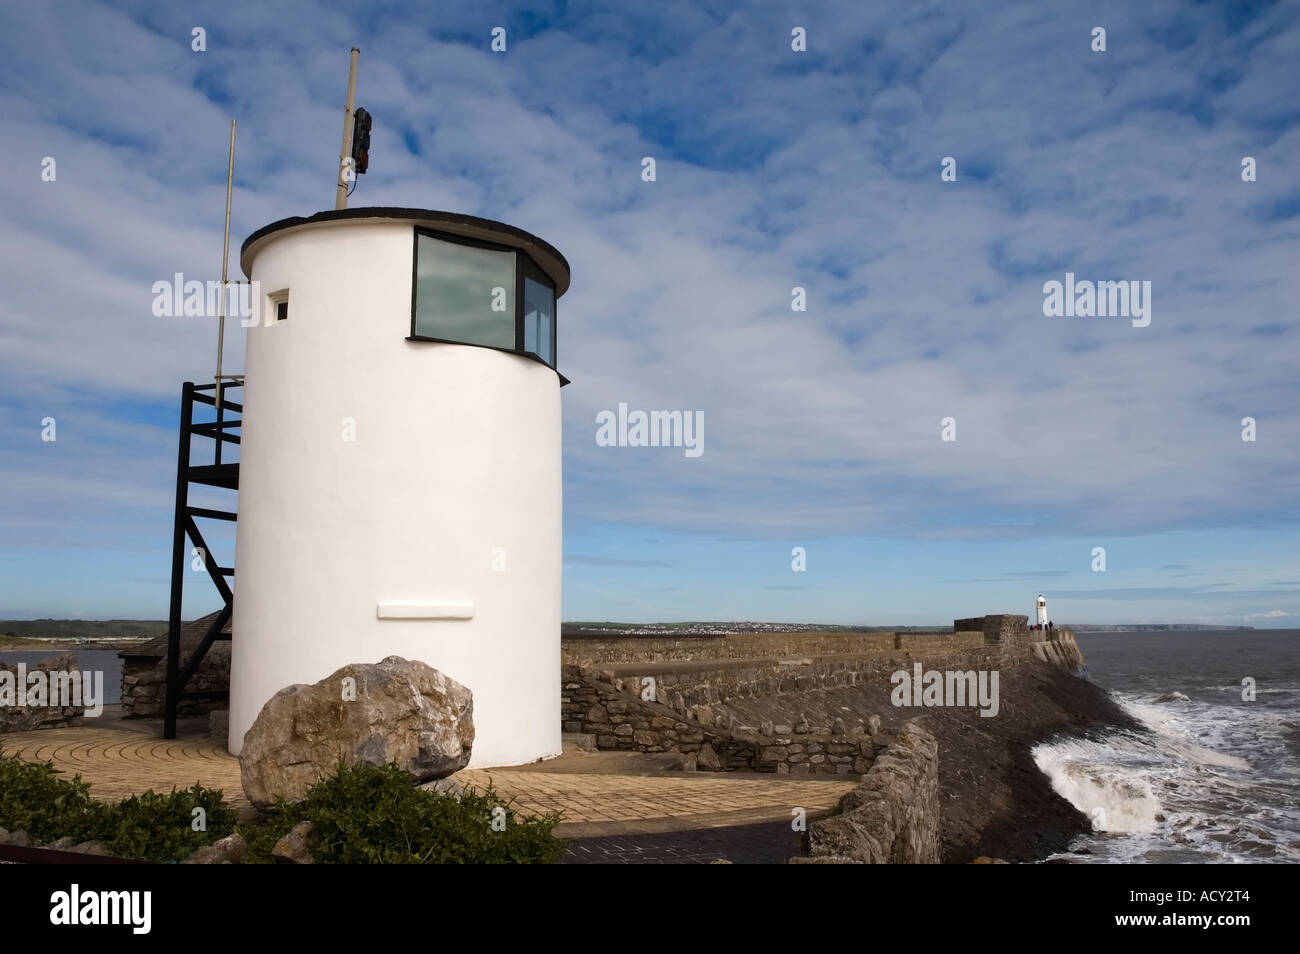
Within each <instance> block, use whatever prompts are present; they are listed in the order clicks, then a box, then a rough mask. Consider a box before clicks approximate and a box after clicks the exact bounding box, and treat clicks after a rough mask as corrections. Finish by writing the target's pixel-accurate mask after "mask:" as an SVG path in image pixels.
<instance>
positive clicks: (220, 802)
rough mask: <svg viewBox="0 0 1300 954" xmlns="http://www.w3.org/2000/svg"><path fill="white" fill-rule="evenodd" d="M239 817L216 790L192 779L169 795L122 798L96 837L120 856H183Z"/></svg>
mask: <svg viewBox="0 0 1300 954" xmlns="http://www.w3.org/2000/svg"><path fill="white" fill-rule="evenodd" d="M195 808H202V809H203V811H204V813H205V816H206V817H205V818H204V821H205V827H206V830H204V831H195V830H194V827H193V823H194V820H195V816H194V809H195ZM237 820H238V819H237V818H236V816H235V812H234V809H232V808H231V807H230V806H229V805H227V804H226V802H225V800H224V799H223V798H222V794H221V791H220V790H218V789H211V788H204V787H203V786H202V785H199V784H198V783H197V782H196V783H195V784H194V786H193V787H192V788H185V789H179V790H174V791H172V793H171V794H170V795H158V794H156V793H154V792H152V791H148V792H145V793H144V794H142V795H132V796H131V797H130V798H126V799H123V800H122V801H120V802H118V803H117V804H116V805H114V806H113V807H112V808H111V809H110V811H109V812H108V818H107V820H106V823H105V825H104V828H103V829H102V831H103V833H102V834H100V835H99V837H100V838H102V839H103V840H104V842H105V847H106V848H107V849H108V853H109V854H111V855H116V856H117V857H119V858H141V859H144V860H147V861H183V860H185V859H186V858H188V857H189V856H190V855H192V854H194V852H196V851H198V849H200V848H202V847H203V846H204V845H210V844H212V843H213V842H214V841H216V840H218V839H220V838H225V837H226V836H227V835H229V834H230V833H231V832H233V831H234V830H235V823H236V821H237Z"/></svg>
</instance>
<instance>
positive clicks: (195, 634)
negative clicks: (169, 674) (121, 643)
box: [118, 610, 230, 660]
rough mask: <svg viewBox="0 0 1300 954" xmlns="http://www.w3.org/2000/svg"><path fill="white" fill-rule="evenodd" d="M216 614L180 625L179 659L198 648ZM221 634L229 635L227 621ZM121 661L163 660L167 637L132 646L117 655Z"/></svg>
mask: <svg viewBox="0 0 1300 954" xmlns="http://www.w3.org/2000/svg"><path fill="white" fill-rule="evenodd" d="M219 612H220V611H219V610H218V612H217V613H209V614H208V615H207V616H203V617H201V618H199V619H195V620H190V621H189V622H188V623H181V659H182V660H184V659H188V658H189V657H190V656H191V655H192V654H193V652H194V650H195V649H196V648H197V647H198V645H199V642H200V640H202V639H203V634H204V633H206V632H207V631H208V627H210V626H211V625H212V624H213V623H214V622H216V619H217V615H218V613H219ZM222 632H223V633H226V634H229V633H230V622H229V621H227V622H226V625H225V627H224V628H223V629H222ZM118 656H120V657H121V658H122V659H141V658H144V659H164V658H166V656H167V635H166V634H165V633H164V634H163V635H162V636H155V637H154V638H153V639H151V640H149V641H148V642H143V643H141V644H140V645H139V646H132V647H131V648H130V649H124V650H122V651H121V652H120V653H118Z"/></svg>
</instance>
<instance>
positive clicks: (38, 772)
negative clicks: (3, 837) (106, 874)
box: [0, 749, 108, 842]
mask: <svg viewBox="0 0 1300 954" xmlns="http://www.w3.org/2000/svg"><path fill="white" fill-rule="evenodd" d="M107 811H108V806H106V805H104V804H102V803H100V802H97V801H95V800H94V799H92V798H91V797H90V786H89V785H87V784H86V783H85V782H83V781H82V780H81V776H80V775H78V776H76V777H74V778H73V779H71V780H68V779H62V778H59V773H58V772H57V771H56V770H55V768H54V765H53V764H52V763H50V762H42V763H37V762H24V761H23V760H22V759H19V758H15V757H14V756H10V755H5V754H4V750H3V749H0V828H7V829H9V830H10V831H18V830H20V829H21V830H22V831H25V832H27V834H28V835H30V836H31V838H32V841H34V842H46V841H53V840H54V839H56V838H62V837H64V836H65V835H66V836H68V837H70V838H73V839H75V840H77V841H86V840H88V839H91V838H96V837H98V832H99V831H100V829H101V826H102V824H103V820H104V816H105V815H106V814H107Z"/></svg>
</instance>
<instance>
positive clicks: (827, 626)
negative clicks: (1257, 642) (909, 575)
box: [0, 619, 1255, 649]
mask: <svg viewBox="0 0 1300 954" xmlns="http://www.w3.org/2000/svg"><path fill="white" fill-rule="evenodd" d="M1057 628H1059V629H1072V630H1074V631H1075V632H1076V633H1119V632H1136V633H1146V632H1153V633H1154V632H1171V631H1173V632H1183V631H1186V632H1237V631H1251V630H1254V629H1255V627H1254V626H1206V625H1203V624H1201V623H1123V624H1116V625H1109V624H1102V623H1065V622H1062V623H1059V624H1057ZM951 629H952V622H951V621H948V622H946V623H938V622H936V623H935V624H934V625H933V626H845V625H841V624H836V623H770V622H762V621H757V620H731V621H725V620H720V621H691V622H681V623H625V622H613V621H608V620H606V621H591V620H582V621H572V622H565V623H561V624H560V631H561V635H562V636H563V637H564V638H566V639H575V638H576V639H581V638H584V637H585V638H598V637H610V636H677V637H689V636H727V635H731V634H734V633H936V632H949V631H951ZM166 632H167V621H166V620H165V619H161V620H160V619H110V620H83V619H28V620H21V619H0V649H28V648H37V647H40V646H43V645H48V644H50V643H52V642H54V641H56V640H57V641H68V640H75V641H77V642H79V643H82V644H84V645H83V646H82V648H95V647H100V648H103V647H104V646H105V643H106V642H108V641H119V640H120V641H122V642H124V643H129V642H132V641H135V640H141V639H152V638H154V637H156V636H162V635H164V634H166Z"/></svg>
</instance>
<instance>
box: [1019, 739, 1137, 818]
mask: <svg viewBox="0 0 1300 954" xmlns="http://www.w3.org/2000/svg"><path fill="white" fill-rule="evenodd" d="M1114 754H1115V753H1114V751H1113V748H1112V746H1111V745H1110V744H1109V743H1098V742H1090V741H1087V740H1081V739H1072V740H1067V741H1061V742H1051V743H1046V744H1043V745H1039V746H1036V747H1035V748H1034V751H1033V756H1034V762H1035V763H1036V764H1037V765H1038V768H1039V770H1040V771H1041V772H1042V773H1043V774H1044V775H1046V776H1047V777H1048V779H1049V780H1051V783H1052V788H1053V790H1055V792H1056V793H1057V794H1058V795H1060V796H1061V797H1062V798H1064V799H1065V800H1066V801H1067V802H1069V803H1070V804H1071V805H1073V806H1074V807H1075V808H1077V809H1079V811H1081V812H1083V813H1084V814H1085V815H1087V816H1088V817H1089V818H1090V819H1092V827H1093V830H1095V831H1111V832H1128V833H1136V832H1150V831H1155V828H1156V815H1157V813H1158V812H1159V811H1160V803H1159V802H1158V801H1157V800H1156V797H1155V794H1154V793H1153V792H1152V790H1151V786H1150V784H1148V783H1147V782H1146V781H1145V780H1144V779H1142V778H1140V777H1137V776H1136V775H1134V774H1133V773H1132V772H1131V771H1127V770H1126V769H1125V768H1124V767H1123V766H1115V765H1113V764H1107V763H1110V762H1112V756H1113V755H1114Z"/></svg>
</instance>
